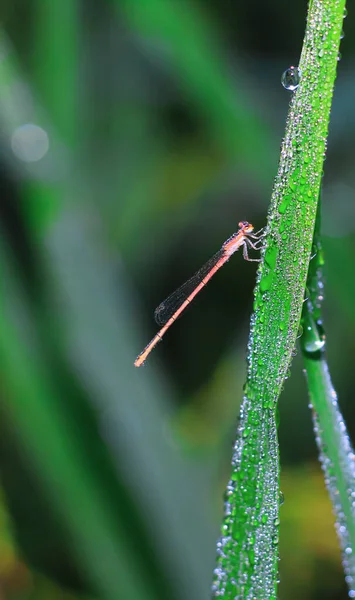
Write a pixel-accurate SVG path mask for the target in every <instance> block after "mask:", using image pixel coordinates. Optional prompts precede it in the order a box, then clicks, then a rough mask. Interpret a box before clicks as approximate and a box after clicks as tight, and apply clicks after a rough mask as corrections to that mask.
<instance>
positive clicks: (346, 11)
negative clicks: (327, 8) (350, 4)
mask: <svg viewBox="0 0 355 600" xmlns="http://www.w3.org/2000/svg"><path fill="white" fill-rule="evenodd" d="M347 16H348V9H347V8H346V7H345V8H344V12H343V19H346V17H347Z"/></svg>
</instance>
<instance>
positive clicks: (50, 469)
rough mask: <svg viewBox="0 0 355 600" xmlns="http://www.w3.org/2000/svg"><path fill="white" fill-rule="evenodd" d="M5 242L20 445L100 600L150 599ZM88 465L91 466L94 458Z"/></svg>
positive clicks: (12, 393) (6, 340)
mask: <svg viewBox="0 0 355 600" xmlns="http://www.w3.org/2000/svg"><path fill="white" fill-rule="evenodd" d="M12 267H13V265H12V260H11V255H10V253H9V252H8V251H7V249H6V247H5V244H4V243H3V242H2V243H1V244H0V268H1V273H2V278H1V289H0V362H1V378H2V384H3V386H4V389H5V390H6V396H5V397H4V401H3V402H2V410H5V411H6V412H7V413H8V414H9V415H10V419H11V422H12V423H13V427H14V429H15V431H16V435H17V438H18V440H19V441H20V444H21V448H22V450H23V452H24V455H25V456H26V459H27V460H28V462H29V464H30V465H32V467H33V470H34V471H35V473H36V475H37V477H38V479H39V481H40V483H41V485H42V486H43V489H44V490H45V494H46V499H47V501H48V502H49V503H50V504H51V506H52V508H53V509H54V511H55V514H56V515H57V516H58V520H59V522H60V523H61V525H62V527H63V529H64V531H65V533H66V535H67V539H68V543H70V545H71V546H72V547H73V549H74V551H75V554H76V557H77V560H78V563H79V564H80V565H81V566H82V568H83V575H84V576H85V578H86V581H88V582H89V583H90V584H91V585H92V587H93V589H94V590H96V592H97V593H98V594H99V597H100V598H102V599H103V600H116V599H117V598H121V597H129V598H132V599H135V600H143V599H146V600H153V598H154V599H155V598H156V597H157V595H156V593H154V592H153V590H152V589H151V588H150V586H149V585H148V583H147V581H146V580H145V578H144V575H143V569H142V568H141V567H142V565H139V562H138V560H137V552H136V549H135V547H134V544H132V539H131V532H130V531H125V530H124V529H125V527H124V523H123V521H121V528H120V527H119V525H118V519H117V516H116V512H115V511H114V510H112V506H110V502H108V496H107V494H105V493H103V490H102V486H101V482H100V478H99V477H97V473H95V471H94V470H93V469H90V468H88V461H87V459H86V457H85V456H86V455H85V452H84V451H83V447H82V446H81V443H80V439H79V437H78V435H77V433H78V429H77V427H73V423H72V422H71V421H70V418H69V415H68V411H67V407H66V405H65V402H64V401H63V398H62V397H61V395H60V392H59V391H58V390H57V389H56V388H55V386H54V385H53V382H52V381H51V377H50V374H49V371H48V368H47V361H46V357H45V352H44V348H43V347H41V344H40V342H39V339H38V337H37V335H36V330H35V323H34V320H33V315H32V314H31V311H30V310H29V307H28V305H26V303H25V301H24V294H23V290H22V289H21V286H20V285H19V284H18V281H17V280H16V278H15V276H14V271H13V268H12ZM89 464H90V463H89Z"/></svg>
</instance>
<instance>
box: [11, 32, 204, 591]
mask: <svg viewBox="0 0 355 600" xmlns="http://www.w3.org/2000/svg"><path fill="white" fill-rule="evenodd" d="M3 40H5V42H4V43H6V49H7V52H6V53H5V57H6V60H5V61H3V62H2V64H0V81H2V82H4V83H5V85H4V88H7V87H8V86H11V85H13V84H16V82H17V83H23V79H22V73H21V71H20V69H19V65H18V62H17V61H16V58H15V56H14V54H13V51H12V48H11V44H9V43H8V41H7V40H6V37H5V36H3ZM31 97H33V95H32V94H31ZM27 109H28V107H27V105H23V104H21V103H19V104H18V103H14V104H12V105H11V102H10V98H9V97H6V98H3V97H2V98H1V105H0V110H1V111H2V114H3V115H4V118H5V120H6V122H7V123H8V130H7V133H8V135H9V136H10V135H11V131H12V127H16V126H17V124H21V123H23V122H26V121H27V117H28V114H27V113H26V110H27ZM32 111H33V114H36V115H37V114H39V112H40V111H39V110H38V106H37V105H36V103H35V102H34V106H33V108H32ZM7 117H10V119H7ZM48 130H49V131H51V132H53V133H52V140H53V153H52V160H53V167H54V169H56V168H57V167H58V162H59V166H60V157H61V155H60V153H59V154H57V153H56V150H57V145H56V141H57V138H56V134H55V132H54V131H53V129H52V128H51V127H48ZM66 150H67V148H66ZM65 158H66V159H68V162H69V164H70V157H68V155H67V154H66V155H65ZM9 160H11V153H10V152H9ZM44 160H45V159H44ZM9 164H10V163H9ZM10 166H11V168H13V169H14V170H15V172H16V164H15V161H14V159H13V158H12V162H11V164H10ZM47 166H48V165H47V164H46V163H45V164H44V166H43V172H44V174H46V173H47V171H46V168H47ZM25 168H26V169H27V172H28V176H29V178H32V182H31V190H30V191H29V186H25V187H24V188H23V198H22V199H23V206H24V211H25V214H26V217H27V219H28V222H27V225H28V230H29V235H30V236H31V237H32V239H33V240H36V249H37V251H38V252H39V253H42V256H43V258H44V261H43V262H44V263H45V265H43V264H42V266H43V268H44V271H43V273H42V276H43V286H44V287H45V288H46V292H48V295H47V296H46V302H47V303H46V304H45V309H46V310H47V311H48V312H46V311H45V310H43V314H42V319H43V320H44V319H45V318H48V316H50V317H51V320H52V321H53V320H54V321H55V322H56V324H57V328H56V333H57V334H58V335H57V337H56V344H57V350H58V351H59V352H61V353H62V356H63V358H64V360H65V361H67V363H68V364H69V365H70V367H71V369H72V370H73V371H74V372H75V374H76V375H77V377H78V379H80V381H81V384H82V386H83V388H84V389H85V391H86V393H87V399H88V403H89V404H91V403H92V404H93V405H94V406H95V408H96V409H97V414H98V415H102V414H103V413H104V414H105V415H109V417H107V423H105V425H106V427H105V433H106V435H107V440H106V441H107V443H108V444H109V450H110V451H111V455H112V459H113V461H115V467H116V468H117V473H118V476H119V477H120V482H121V483H122V485H124V486H125V488H127V490H128V493H129V494H130V495H134V498H135V501H136V504H137V510H139V512H140V515H141V518H142V521H144V526H145V533H148V534H149V537H150V540H151V544H152V546H153V548H154V552H155V556H157V559H156V560H157V562H158V563H159V567H160V570H161V577H160V580H161V581H165V580H169V581H170V583H171V586H172V587H173V584H174V589H175V591H176V595H177V597H179V598H186V597H188V595H189V594H191V597H193V598H195V599H200V598H201V599H202V598H204V597H206V594H207V593H208V588H209V581H208V579H209V572H210V570H211V568H212V563H213V556H212V554H211V548H212V546H211V544H213V538H214V534H213V530H212V525H211V522H210V519H209V517H208V510H209V506H208V502H209V497H210V496H209V494H208V491H207V490H208V486H207V483H206V484H201V481H200V479H199V478H198V475H197V473H198V467H197V466H196V467H195V466H193V465H191V463H189V461H188V460H184V458H182V457H181V456H180V454H179V450H178V449H177V448H176V447H175V446H174V445H173V444H172V443H171V439H170V436H169V434H168V435H167V430H168V423H169V421H170V419H171V407H170V406H169V403H168V401H167V397H168V392H167V390H166V389H165V390H164V391H163V386H162V385H159V384H158V380H157V378H155V377H150V380H149V375H148V376H147V377H146V376H145V375H144V371H143V372H142V373H140V374H139V376H137V370H136V369H135V367H134V366H133V359H134V356H135V355H136V354H137V351H138V349H139V343H138V336H136V331H137V325H136V324H135V320H134V318H133V314H132V299H131V297H129V295H128V293H127V291H126V286H125V283H126V282H125V277H124V273H123V269H122V270H121V271H119V270H118V269H117V266H116V265H115V266H114V265H113V264H112V262H111V260H110V259H109V258H108V256H107V253H108V251H107V247H106V246H105V241H104V240H103V239H102V238H101V237H100V238H99V237H98V235H97V232H96V235H95V233H94V232H93V231H92V229H91V226H90V222H91V221H90V219H91V217H93V219H94V220H95V219H96V218H97V213H96V212H95V209H94V208H93V207H91V206H89V205H88V204H87V205H85V207H84V208H82V207H81V200H80V194H79V193H78V194H77V195H76V194H75V190H77V189H78V186H79V184H83V182H82V181H81V180H80V181H79V176H78V173H77V172H75V173H73V172H71V177H68V178H67V179H66V180H65V181H63V180H62V178H60V180H59V182H57V181H54V182H53V180H50V179H49V178H48V181H47V182H46V184H45V185H44V186H42V180H41V177H40V173H39V172H38V171H37V170H36V168H35V166H33V165H28V166H27V165H26V167H25ZM55 173H56V174H57V171H55ZM47 175H48V173H47ZM84 183H85V182H84ZM42 201H44V205H43V206H42ZM46 207H47V208H46ZM43 208H44V210H42V209H43ZM102 237H104V236H102ZM46 267H47V269H46ZM58 298H64V299H65V300H63V302H60V303H59V304H58ZM44 313H46V314H44ZM54 315H55V316H54ZM48 321H49V318H48ZM6 323H7V327H5V324H6ZM46 324H47V322H46V323H45V324H44V326H43V323H42V329H41V331H42V332H43V335H45V327H46ZM48 327H49V329H50V325H49V326H48ZM50 334H51V331H49V332H48V333H47V335H48V336H50ZM3 336H4V337H3V338H2V340H1V341H2V351H3V353H4V357H5V358H6V360H7V361H8V362H7V363H6V369H5V373H4V375H5V374H7V376H8V377H9V378H11V382H12V383H13V384H15V383H16V380H15V379H14V377H15V375H14V371H13V370H11V366H12V365H13V364H15V362H14V360H13V354H12V355H11V356H9V355H8V354H9V353H10V352H13V353H15V352H17V351H18V352H19V351H20V350H21V354H20V355H19V356H18V358H17V359H16V361H17V362H18V363H19V365H20V366H21V368H22V366H23V368H25V367H26V365H27V352H26V351H25V350H26V349H25V348H21V346H22V341H21V338H19V337H18V335H17V334H16V332H13V329H12V328H11V320H10V321H8V320H6V319H5V317H4V328H3ZM8 338H9V339H10V340H11V342H12V345H11V344H10V345H7V344H6V340H7V339H8ZM135 338H136V342H133V340H134V339H135ZM33 361H35V357H33ZM22 363H23V364H22ZM35 367H36V368H35ZM40 367H41V364H40V360H39V359H38V361H37V364H36V365H35V366H34V367H33V369H31V372H30V374H31V379H29V374H28V373H27V371H26V379H24V388H25V389H24V390H19V388H18V387H16V388H14V395H16V400H17V401H18V402H19V404H18V405H16V408H17V409H18V410H19V406H20V403H21V394H22V393H25V391H26V388H28V389H30V390H32V392H31V396H30V399H29V403H30V402H32V401H33V402H34V401H35V400H36V399H37V396H38V394H37V395H36V392H35V391H33V390H36V389H37V388H36V387H35V386H41V385H42V386H44V385H45V386H47V387H46V388H45V392H43V394H42V395H44V394H48V395H49V394H51V393H53V394H54V393H55V390H51V389H49V385H50V381H47V379H48V377H47V375H46V374H45V373H43V372H42V370H40ZM7 371H9V372H8V373H7ZM88 373H89V374H90V376H88ZM27 376H28V377H27ZM42 378H43V379H45V383H42ZM149 381H150V383H149ZM12 383H11V385H12ZM18 385H19V383H18ZM17 394H19V396H18V397H17ZM49 397H50V396H49ZM38 410H39V409H38ZM66 410H67V411H68V412H69V413H70V405H69V406H67V407H66ZM28 411H30V408H28ZM23 415H24V413H20V412H16V415H15V416H14V419H13V420H14V422H15V421H17V419H20V418H21V417H22V416H23ZM33 415H34V417H33V419H31V420H28V421H27V422H26V423H25V424H26V425H27V428H26V429H23V438H24V440H25V442H24V443H26V439H27V440H29V442H28V443H31V444H32V443H33V440H34V441H37V447H34V449H33V450H34V451H36V452H37V453H39V452H40V450H41V445H40V444H41V431H39V426H37V419H36V418H35V415H38V412H37V413H35V412H33ZM98 420H99V421H100V419H99V417H98ZM99 424H100V423H99ZM23 426H24V425H23V423H22V422H21V423H19V425H18V427H19V428H20V427H21V428H22V427H23ZM53 426H54V425H53ZM58 435H60V433H57V437H58ZM53 439H54V438H53ZM56 439H57V438H56ZM65 444H66V439H65V438H63V445H65ZM37 456H38V455H37ZM70 466H71V465H70ZM38 469H39V470H40V471H41V472H42V471H43V477H45V476H46V471H45V465H43V464H42V463H41V464H40V465H39V467H38ZM48 469H49V467H48ZM63 469H64V467H63ZM64 476H65V473H63V477H64ZM121 480H122V481H121ZM47 485H48V487H49V493H50V494H52V493H54V492H53V491H52V490H51V489H50V484H49V483H48V482H47ZM97 488H100V485H97ZM68 495H70V488H68ZM89 495H90V494H89ZM51 499H52V496H51ZM68 502H69V501H68ZM105 508H106V507H105V506H103V507H101V506H98V507H97V510H98V511H100V510H103V511H104V512H105ZM66 510H68V511H69V510H71V509H69V504H68V505H66V506H63V511H64V512H65V511H66ZM75 510H76V509H75ZM75 510H74V509H73V510H72V513H73V514H75ZM77 510H79V509H77ZM117 514H118V518H120V510H119V507H118V506H117ZM105 526H106V523H102V528H103V532H104V531H105V529H104V527H105ZM97 527H98V528H99V525H98V526H97ZM79 533H80V532H76V530H75V531H74V532H73V536H75V539H76V543H78V544H81V543H83V541H82V538H81V537H80V535H79ZM102 535H104V534H102ZM122 537H123V536H122ZM140 543H141V545H143V541H142V540H141V541H140ZM167 548H169V551H167V550H166V549H167ZM97 552H98V556H99V557H101V555H102V556H104V552H102V553H101V551H100V549H99V546H97ZM117 556H118V560H120V558H119V552H118V551H117ZM90 558H91V560H94V558H95V555H94V551H93V553H92V555H91V556H90V557H89V558H88V559H87V563H86V564H88V565H89V561H90ZM129 558H130V560H131V561H132V568H133V567H134V565H133V561H134V557H129ZM86 564H85V566H86ZM122 564H123V563H122ZM92 571H93V570H92ZM177 573H178V576H177ZM100 577H101V578H102V586H104V587H105V586H106V585H107V586H109V589H110V590H111V587H110V586H111V582H110V573H106V574H105V573H102V574H101V575H100ZM135 577H136V580H137V584H138V588H137V589H138V592H137V593H140V598H144V597H145V596H144V593H143V592H142V593H141V592H139V590H141V581H140V580H141V579H142V578H141V576H140V575H139V574H136V576H135ZM117 578H119V574H118V573H117ZM177 578H178V584H177V583H176V582H177ZM106 579H107V581H106ZM158 580H159V579H158ZM121 582H122V585H121V587H120V588H119V589H120V590H121V592H120V593H119V591H118V587H117V589H115V592H114V594H111V597H115V598H117V597H121V596H127V597H128V596H129V597H132V598H134V597H135V593H134V592H133V591H132V592H130V591H129V587H127V590H128V592H127V593H125V590H124V588H123V586H124V580H123V579H122V580H121ZM117 586H119V581H118V582H117ZM122 590H123V591H122ZM110 593H111V592H110ZM149 593H150V590H149V589H148V588H147V594H148V595H149ZM103 597H106V596H105V595H103ZM158 597H159V595H157V594H156V595H155V598H158Z"/></svg>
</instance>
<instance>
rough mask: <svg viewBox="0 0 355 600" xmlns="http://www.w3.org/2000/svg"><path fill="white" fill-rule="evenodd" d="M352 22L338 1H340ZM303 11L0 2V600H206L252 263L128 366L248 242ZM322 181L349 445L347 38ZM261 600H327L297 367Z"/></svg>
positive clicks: (258, 6)
mask: <svg viewBox="0 0 355 600" xmlns="http://www.w3.org/2000/svg"><path fill="white" fill-rule="evenodd" d="M350 8H351V7H350ZM306 9H307V3H306V1H304V0H302V2H301V1H299V2H296V3H293V4H292V10H291V7H289V6H288V5H287V7H285V3H284V2H282V1H281V0H270V1H269V2H265V1H263V0H255V2H252V3H251V2H245V3H241V2H231V1H230V0H219V1H216V0H214V1H212V0H121V1H120V0H116V1H114V0H111V1H106V2H98V0H87V1H86V2H80V1H79V0H78V1H74V0H51V1H50V2H46V1H44V0H37V1H34V0H32V2H24V1H23V0H22V1H21V0H3V2H2V4H1V9H0V11H1V12H0V14H1V23H2V25H1V27H2V29H1V31H0V56H1V59H0V61H1V62H0V125H1V145H0V152H1V154H0V182H1V211H0V227H1V231H0V240H1V241H0V272H1V277H0V284H1V302H2V304H1V306H0V309H1V310H0V313H1V316H0V394H1V396H0V399H1V404H0V408H1V422H0V460H1V499H0V502H1V504H0V559H1V560H0V598H1V599H2V598H4V599H16V600H25V599H26V600H27V599H31V600H37V599H42V598H43V599H47V598H48V599H57V598H58V599H59V598H65V599H69V598H70V599H72V600H74V599H78V598H105V599H106V598H107V599H111V598H127V597H129V598H134V599H139V600H145V599H148V598H149V599H163V598H169V599H174V600H182V599H184V600H189V599H191V600H192V599H194V600H202V599H203V598H207V597H209V586H210V581H211V579H212V570H213V568H214V556H215V543H216V539H217V537H218V534H219V527H220V523H221V516H222V510H223V491H224V487H225V485H226V482H227V480H228V475H229V464H230V457H231V448H232V443H233V438H234V434H235V428H236V420H237V414H238V407H239V404H240V401H241V396H242V386H243V383H244V380H245V373H246V363H245V356H246V345H247V336H248V326H249V316H250V313H251V307H252V292H253V287H254V281H255V266H254V265H253V263H246V262H244V261H243V260H242V258H241V257H240V256H236V257H233V259H232V260H231V262H230V264H228V265H227V266H226V267H225V268H224V269H223V270H222V271H221V272H220V273H219V274H218V275H217V276H216V277H215V279H214V280H213V282H211V283H210V284H209V286H208V288H207V289H206V290H204V292H203V293H202V294H201V297H199V298H198V299H197V300H196V301H195V303H194V306H192V307H191V308H190V310H188V311H187V313H186V315H184V317H183V318H182V319H181V320H179V322H178V323H177V324H176V325H175V326H174V327H173V328H172V329H171V331H169V333H168V334H167V335H166V337H165V339H164V342H163V343H162V344H159V346H158V348H157V349H156V350H155V351H154V353H153V354H152V356H151V357H150V358H149V361H148V362H147V365H146V366H145V367H144V368H142V369H139V370H138V369H135V368H134V367H133V361H134V358H135V356H136V355H137V354H138V353H139V352H140V350H141V349H142V348H143V347H144V346H145V345H146V343H147V342H148V341H149V340H150V338H151V337H152V336H153V335H154V333H155V332H156V330H157V326H156V325H155V323H154V319H153V311H154V308H155V307H156V306H157V305H158V304H159V303H160V302H161V300H163V299H164V298H165V297H166V296H167V295H169V293H170V292H171V291H173V289H174V288H175V287H177V286H178V285H180V284H181V283H182V282H183V281H184V280H185V279H187V278H188V277H190V276H191V274H192V273H193V272H194V270H196V269H197V268H199V267H200V266H201V265H202V263H203V262H204V261H205V260H207V259H208V258H209V257H210V256H211V255H212V254H213V253H214V252H215V251H217V250H218V249H219V248H220V246H221V244H222V243H223V241H224V240H225V239H226V238H228V237H229V236H230V235H231V234H232V233H233V232H234V231H236V229H237V223H238V221H240V220H244V219H245V220H249V221H250V222H252V223H253V224H254V225H255V227H256V228H258V229H259V228H260V227H262V226H263V225H264V224H265V220H266V214H267V209H268V202H269V198H270V194H271V189H272V184H273V178H274V176H275V174H276V170H277V162H278V154H279V147H280V142H281V138H282V135H283V130H284V125H285V118H286V114H287V108H288V102H289V99H290V96H289V93H288V92H287V91H285V90H284V89H283V88H282V86H281V84H280V78H281V74H282V72H283V71H284V70H285V69H286V68H288V67H289V66H290V65H291V64H297V60H298V57H299V54H300V51H301V46H302V39H303V33H304V27H305V18H306ZM344 33H345V37H344V39H343V41H342V47H341V53H342V59H341V61H340V63H339V71H338V79H337V83H336V90H335V96H334V105H333V111H332V119H331V126H330V136H329V145H328V153H327V160H326V163H325V169H324V170H325V175H324V187H323V216H322V222H323V234H324V250H325V258H326V272H327V279H326V289H325V295H326V301H325V306H324V311H325V327H326V331H327V339H328V345H327V348H328V352H327V354H328V359H329V364H330V368H331V373H332V377H333V381H334V385H335V388H336V389H337V391H338V393H339V398H340V403H341V407H342V410H343V413H344V416H345V418H346V421H347V425H348V428H349V432H350V434H351V435H352V437H353V438H354V433H355V431H354V430H355V427H354V415H355V408H354V405H353V402H352V400H353V388H354V370H353V356H354V350H355V343H354V337H355V336H354V333H355V309H354V291H355V284H354V279H353V272H354V258H355V171H354V168H353V165H354V160H355V143H354V142H355V116H354V115H355V112H354V109H353V107H354V97H355V78H354V73H355V20H354V15H353V14H352V13H351V10H350V12H349V15H348V17H347V18H346V20H345V21H344ZM279 439H280V453H281V467H282V474H281V489H282V492H283V494H284V500H285V501H284V504H283V506H282V507H281V542H280V543H281V547H280V554H281V561H280V579H281V584H280V598H282V599H286V598H287V599H288V600H292V599H296V598H299V597H301V596H302V597H303V598H304V599H306V598H307V599H312V600H315V599H318V598H322V599H329V600H333V599H338V598H339V599H340V598H344V599H345V598H346V597H347V592H346V587H345V584H344V581H343V579H344V578H343V574H342V569H341V563H340V553H339V550H338V546H337V540H336V535H335V532H334V527H333V517H332V514H331V507H330V502H329V500H328V498H327V494H326V491H325V486H324V483H323V478H322V474H321V470H320V467H319V465H318V462H317V451H316V447H315V443H314V439H313V432H312V424H311V415H310V410H309V408H308V398H307V389H306V384H305V381H304V378H303V374H302V361H301V357H300V356H299V355H297V354H296V356H295V359H294V362H293V365H292V376H291V379H290V380H289V381H286V383H285V388H284V391H283V394H282V397H281V401H280V428H279Z"/></svg>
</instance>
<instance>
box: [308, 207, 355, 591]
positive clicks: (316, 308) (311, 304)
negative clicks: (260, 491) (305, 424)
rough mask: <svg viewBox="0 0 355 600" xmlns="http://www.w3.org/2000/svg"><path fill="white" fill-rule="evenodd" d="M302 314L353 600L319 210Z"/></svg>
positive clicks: (349, 514)
mask: <svg viewBox="0 0 355 600" xmlns="http://www.w3.org/2000/svg"><path fill="white" fill-rule="evenodd" d="M313 253H314V256H313V258H312V260H311V261H310V264H309V271H308V278H307V290H306V299H305V301H304V304H303V311H302V320H301V324H302V328H303V334H302V336H301V338H300V344H301V349H302V354H303V360H304V365H305V370H306V376H307V381H308V391H309V396H310V401H311V408H312V413H313V423H314V431H315V435H316V441H317V445H318V449H319V456H320V461H321V465H322V468H323V471H324V475H325V482H326V485H327V488H328V492H329V496H330V499H331V501H332V505H333V511H334V514H335V516H336V530H337V533H338V537H339V542H340V546H341V550H342V556H343V566H344V571H345V575H346V577H345V579H346V583H347V585H348V587H349V595H350V597H353V596H354V595H355V508H354V506H355V505H354V498H355V463H354V458H355V455H354V451H353V448H352V446H351V442H350V439H349V435H348V432H347V430H346V425H345V423H344V419H343V416H342V414H341V412H340V409H339V405H338V398H337V394H336V392H335V390H334V387H333V385H332V381H331V378H330V374H329V369H328V364H327V360H326V357H325V343H326V340H325V333H324V330H323V322H322V313H321V306H322V302H323V298H324V281H323V267H324V259H323V251H322V246H321V238H320V208H318V214H317V221H316V227H315V231H314V240H313Z"/></svg>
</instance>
